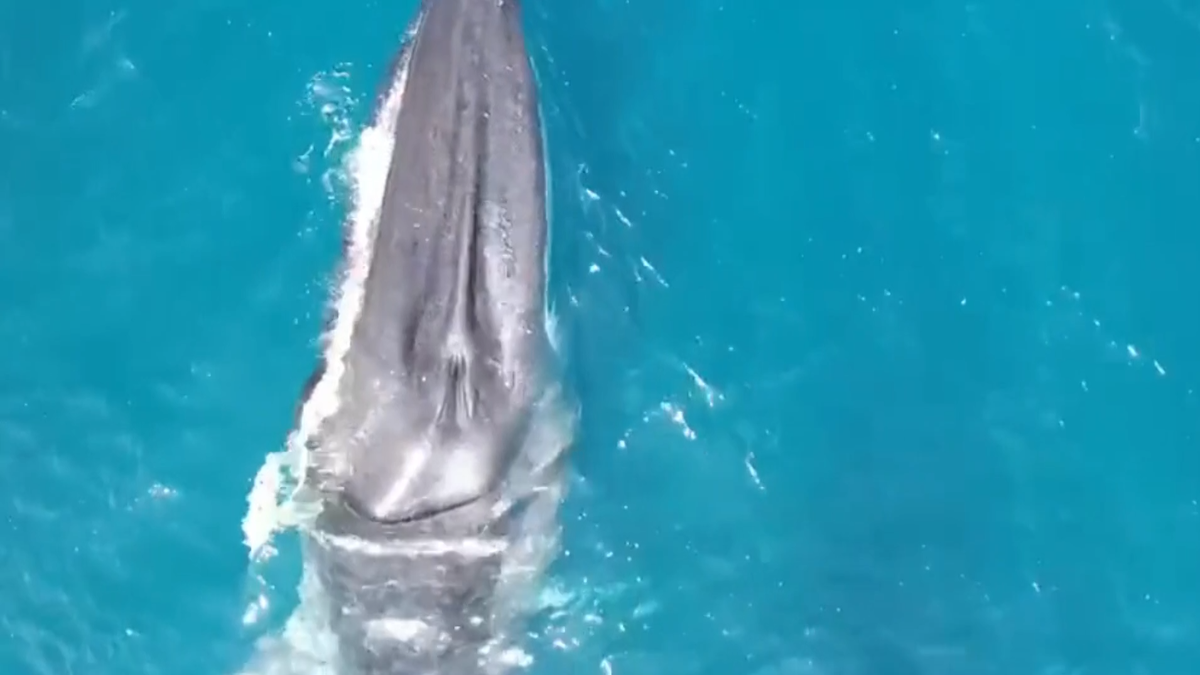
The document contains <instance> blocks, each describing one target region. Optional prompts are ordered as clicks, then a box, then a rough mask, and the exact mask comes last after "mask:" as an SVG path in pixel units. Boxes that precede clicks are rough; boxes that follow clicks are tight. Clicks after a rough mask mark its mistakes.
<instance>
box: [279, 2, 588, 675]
mask: <svg viewBox="0 0 1200 675" xmlns="http://www.w3.org/2000/svg"><path fill="white" fill-rule="evenodd" d="M387 101H393V102H394V103H395V105H385V103H386V102H387ZM375 116H376V117H377V118H379V119H377V122H378V123H379V126H381V127H383V128H388V129H390V130H391V138H392V153H391V159H390V163H389V165H388V168H387V176H386V180H384V182H383V188H382V194H381V197H380V200H379V204H378V209H377V212H376V213H375V216H374V218H372V219H371V220H370V227H369V228H368V229H367V230H366V231H365V232H348V233H347V235H346V237H345V238H344V246H343V260H344V261H348V262H346V265H347V267H349V266H351V264H352V263H354V264H356V265H357V267H356V268H355V269H357V270H358V272H357V276H355V274H354V273H353V271H347V272H346V273H345V274H344V275H343V276H344V279H345V280H344V281H343V285H344V286H345V287H344V288H342V289H341V291H340V295H339V298H340V299H339V301H338V302H337V303H335V304H334V306H333V309H332V311H331V314H330V316H329V317H328V319H327V326H326V335H325V349H324V350H323V352H322V354H321V356H320V358H319V359H318V360H317V364H316V366H315V368H314V370H313V372H312V374H311V376H310V377H308V379H307V381H306V382H305V384H304V385H303V390H302V392H301V395H300V397H299V404H298V407H297V410H298V411H297V417H298V418H299V419H300V420H302V421H303V422H302V423H303V424H304V425H305V426H306V428H309V429H310V431H311V432H310V433H308V434H307V436H306V438H305V439H304V440H303V443H304V447H305V449H306V455H307V460H306V466H305V467H304V470H303V485H302V487H301V490H302V491H303V493H304V494H305V495H307V497H306V499H308V501H309V502H310V503H312V504H314V508H315V510H316V512H317V513H316V515H315V517H314V520H313V523H312V525H311V527H309V528H307V530H306V532H305V533H304V535H303V541H302V546H303V555H304V561H305V565H306V566H309V565H311V566H312V568H313V569H314V570H315V576H316V578H317V580H318V581H319V584H320V586H321V589H322V591H323V595H324V602H326V603H327V605H328V613H327V615H328V617H329V619H328V622H329V628H330V629H331V631H332V633H333V635H334V636H335V638H336V640H335V641H336V644H337V655H336V665H337V672H339V673H345V674H347V675H401V674H403V675H421V674H424V673H438V674H439V675H469V674H475V673H500V672H505V671H507V670H508V669H510V668H511V667H513V665H514V663H519V662H520V660H521V657H520V651H519V649H518V648H517V647H516V646H514V645H516V639H517V636H519V634H520V628H519V627H520V625H521V620H522V619H523V618H524V617H526V616H527V614H528V612H529V611H530V609H529V602H528V600H529V598H530V595H531V591H532V589H534V588H535V587H536V584H537V583H538V580H539V579H540V577H541V575H542V573H543V571H544V570H545V568H546V566H547V565H548V564H550V562H551V561H552V560H553V559H554V556H555V551H556V546H557V541H558V531H559V529H560V525H559V523H558V516H557V514H558V507H559V504H560V503H561V501H562V499H563V495H564V491H565V481H564V474H565V463H566V457H567V455H568V454H569V453H568V450H569V447H570V445H571V443H570V438H571V432H570V429H571V423H570V420H571V419H573V417H572V410H573V409H572V408H571V406H570V405H569V401H570V397H569V395H568V394H567V391H566V388H565V386H564V385H563V378H562V377H561V374H560V369H559V368H560V367H559V360H558V359H557V358H556V350H555V347H554V344H553V341H552V339H551V331H550V329H549V328H548V321H547V319H548V314H549V311H550V310H549V309H548V304H549V303H548V300H547V299H548V297H549V294H548V288H547V277H548V274H549V271H548V270H549V266H548V259H549V217H548V208H547V203H548V194H547V193H548V189H547V186H548V169H547V165H546V158H545V148H544V146H545V136H544V129H543V126H542V114H541V110H540V106H539V101H538V92H537V82H536V77H535V72H534V69H533V64H532V62H531V60H530V58H529V54H528V52H527V47H526V43H525V38H524V34H523V29H522V18H521V6H520V2H519V0H423V1H422V3H421V5H420V7H419V9H418V10H417V12H416V15H415V18H414V19H413V20H412V22H411V23H410V24H409V26H408V29H407V32H406V35H405V37H404V39H402V40H401V46H400V49H399V50H398V52H397V55H396V57H395V58H394V59H393V61H392V65H391V67H390V69H389V70H388V73H387V75H386V76H385V78H384V82H383V84H382V86H381V88H380V94H379V96H378V100H377V101H376V105H375ZM351 259H354V261H351ZM355 261H356V262H355ZM318 400H320V401H324V402H325V403H323V404H321V405H318ZM329 401H333V403H329ZM318 408H320V410H318ZM300 423H301V422H298V424H300Z"/></svg>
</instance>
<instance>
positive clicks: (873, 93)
mask: <svg viewBox="0 0 1200 675" xmlns="http://www.w3.org/2000/svg"><path fill="white" fill-rule="evenodd" d="M415 6H416V3H415V1H414V0H399V1H397V2H366V1H363V0H347V1H345V2H338V3H332V2H312V1H310V0H298V1H295V2H282V1H279V0H268V1H265V2H235V1H233V0H181V1H180V2H158V1H153V0H90V1H88V2H83V1H81V0H49V1H47V2H44V3H34V2H19V1H18V0H0V350H2V353H3V358H0V674H3V675H142V674H145V675H151V674H160V673H161V674H169V675H225V674H227V673H231V672H236V671H237V670H238V669H239V668H241V667H242V666H243V665H244V664H245V663H246V662H247V659H248V658H249V657H250V655H251V654H252V652H253V650H254V648H255V644H256V641H258V640H260V639H261V638H263V636H264V635H267V634H269V633H270V632H271V631H277V630H278V629H279V626H280V625H282V623H283V621H284V620H285V619H286V617H287V614H288V612H289V611H290V607H291V606H294V604H295V597H296V594H297V591H296V584H297V579H298V572H297V570H298V568H299V561H298V560H295V559H292V560H291V561H290V562H289V561H288V560H283V561H282V562H281V565H282V567H279V568H277V569H276V570H275V571H274V573H273V576H272V577H271V579H270V580H269V584H268V585H269V588H267V589H266V590H267V592H268V593H269V594H270V595H271V598H272V604H271V605H270V608H269V609H268V610H267V611H266V614H267V616H265V617H264V618H261V619H260V620H258V621H256V622H247V621H246V620H245V617H246V616H247V609H248V607H249V606H250V605H251V604H252V603H253V602H254V601H255V597H256V594H257V593H259V592H260V591H261V590H262V589H261V588H259V587H257V586H256V583H255V578H254V577H255V575H254V574H252V573H251V572H250V564H249V563H248V558H247V549H246V546H245V545H244V543H243V533H242V522H243V518H244V517H245V514H246V510H247V495H248V494H249V493H250V489H251V484H252V482H253V480H254V477H255V474H256V472H258V470H259V467H260V466H261V465H262V464H263V462H264V458H265V457H266V456H267V455H268V453H272V452H275V451H277V450H279V449H280V448H281V446H282V445H283V443H284V441H285V438H286V436H287V433H288V431H289V429H290V428H291V426H292V421H293V420H292V415H293V413H294V409H295V405H296V400H297V395H298V393H299V390H300V386H301V383H302V382H303V380H304V379H305V377H306V376H307V375H308V374H309V372H310V368H311V367H312V365H313V362H314V357H315V354H316V350H317V342H316V340H317V336H318V334H319V331H320V329H321V322H322V314H323V308H324V306H325V304H326V302H327V298H328V295H329V289H330V284H331V282H332V281H333V279H334V277H333V274H334V269H335V264H336V261H337V255H338V252H339V251H338V241H339V237H340V228H341V227H342V222H343V220H344V218H345V215H346V212H347V209H348V205H349V199H350V193H351V190H352V183H353V180H352V176H350V175H349V171H348V169H347V161H346V158H347V156H348V155H349V154H350V153H351V151H352V150H353V148H354V147H355V145H356V143H357V142H358V139H359V136H360V132H361V130H362V128H363V126H364V125H365V124H366V122H367V120H368V118H369V116H370V114H371V106H372V101H373V99H374V98H375V94H376V91H377V89H378V87H379V85H380V78H381V76H382V75H383V73H384V72H385V70H386V67H387V64H388V63H389V61H390V60H391V58H392V55H393V54H394V52H395V50H396V48H397V46H398V41H399V39H400V37H401V35H402V33H403V31H404V29H405V27H406V25H407V23H408V21H409V19H410V18H411V17H412V15H413V13H414V11H415ZM525 18H526V24H527V30H528V39H529V43H530V49H531V52H532V54H533V58H534V60H535V63H536V65H537V68H538V70H539V71H540V73H541V76H542V79H543V80H544V81H543V88H542V98H543V104H544V106H545V111H546V125H547V130H548V136H549V143H550V147H549V153H550V166H551V171H552V179H553V190H552V200H553V212H554V228H555V229H554V232H555V238H554V252H553V255H554V259H553V268H554V278H555V280H554V291H553V292H554V294H555V296H556V297H557V298H558V299H559V303H558V305H559V322H560V326H561V328H562V331H563V338H564V343H563V350H564V354H565V356H566V357H567V363H568V375H569V381H570V383H571V385H572V386H573V387H574V388H575V389H576V390H577V392H578V397H579V399H580V401H581V404H582V413H583V414H582V418H581V427H580V432H579V436H578V445H577V449H576V454H575V455H574V472H573V473H574V476H573V478H572V482H571V494H570V497H569V499H568V501H567V502H566V504H565V505H564V512H563V523H564V551H563V554H562V556H561V557H560V559H559V561H558V562H557V564H556V565H555V566H554V568H553V569H552V570H551V573H550V574H549V576H548V577H547V579H546V591H545V593H546V594H547V596H549V597H550V598H551V601H548V602H547V608H546V609H545V610H544V611H543V612H542V613H541V614H539V616H537V617H536V618H535V621H534V623H533V624H532V626H531V629H530V638H529V640H528V644H527V645H526V649H527V651H528V652H529V654H530V655H532V657H533V663H532V665H531V666H530V672H532V673H537V674H546V675H575V674H577V673H598V674H599V675H613V674H616V675H643V674H646V675H650V674H654V675H660V674H664V675H693V674H694V675H826V674H828V675H924V674H929V675H990V674H995V675H1009V674H1011V675H1031V674H1038V675H1109V674H1112V675H1118V674H1119V675H1194V674H1195V673H1196V672H1197V668H1200V501H1198V500H1200V395H1198V393H1197V388H1200V264H1198V263H1200V3H1197V1H1196V0H1055V1H1052V2H1034V1H1033V0H1018V1H1016V2H1013V1H1007V2H1006V1H1002V0H978V1H974V2H967V3H964V2H963V0H907V1H899V2H886V1H884V0H846V1H844V2H836V3H831V2H795V1H794V0H761V1H757V2H731V1H728V0H689V1H688V2H682V1H680V0H525ZM281 556H282V554H281ZM283 557H284V558H286V556H283ZM289 565H290V566H291V567H290V568H289ZM289 570H290V571H289Z"/></svg>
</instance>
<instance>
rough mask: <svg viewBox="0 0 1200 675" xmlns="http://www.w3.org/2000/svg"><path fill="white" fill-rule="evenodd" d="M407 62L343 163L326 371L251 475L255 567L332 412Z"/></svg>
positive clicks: (283, 520) (289, 507)
mask: <svg viewBox="0 0 1200 675" xmlns="http://www.w3.org/2000/svg"><path fill="white" fill-rule="evenodd" d="M419 22H420V17H418V19H417V22H414V24H413V27H412V29H410V31H409V34H408V35H407V36H406V39H407V40H411V39H412V35H413V33H414V32H415V30H416V27H417V26H418V25H419ZM408 58H409V57H408V54H407V53H406V54H405V55H404V57H403V60H402V61H401V62H400V63H399V64H398V67H397V73H396V78H395V80H394V81H393V83H392V86H391V88H390V90H389V91H388V93H387V96H386V97H385V98H384V101H383V104H382V105H381V106H380V107H379V111H378V114H377V116H376V118H375V119H374V120H372V124H371V125H370V126H368V127H367V128H366V129H364V130H363V132H362V135H361V136H360V138H359V142H358V145H357V146H356V147H355V148H354V149H353V150H352V151H351V152H350V153H348V155H347V157H346V160H345V172H346V175H347V176H348V177H349V181H350V183H351V201H352V208H351V213H350V216H349V219H348V223H347V225H348V228H349V237H348V245H347V250H346V256H345V260H344V262H343V269H342V272H341V275H340V276H341V278H340V283H338V285H337V289H336V291H335V293H334V294H333V321H331V325H330V328H329V330H328V331H327V332H326V333H325V334H324V335H323V336H322V340H321V344H322V356H323V358H324V361H325V372H324V373H323V374H322V376H321V378H320V379H318V380H317V382H316V383H315V385H314V386H313V389H312V392H311V394H310V395H309V397H308V399H307V400H306V401H305V402H304V405H303V406H302V408H301V410H300V415H299V423H298V424H297V425H296V428H295V429H294V430H293V431H292V433H291V434H290V435H289V436H288V439H287V445H286V448H285V449H284V451H282V452H275V453H271V454H269V455H268V456H267V457H266V460H265V461H264V462H263V465H262V467H261V468H260V469H259V471H258V474H257V476H255V480H254V487H253V489H252V490H251V492H250V495H249V496H248V499H247V500H248V502H249V509H248V511H247V513H246V516H245V518H244V519H243V521H242V531H243V533H244V535H245V543H246V546H247V547H248V548H249V549H250V557H251V559H252V560H254V561H261V560H264V559H266V558H269V557H270V556H271V554H272V553H273V552H274V549H273V547H272V545H271V540H272V537H273V536H274V535H275V533H277V532H278V531H280V530H282V529H283V528H285V527H288V526H292V525H295V524H296V523H297V522H298V521H299V520H301V519H302V518H301V513H299V512H298V510H297V509H296V508H295V506H296V505H294V504H293V503H292V497H293V496H294V495H295V491H296V490H297V488H298V487H299V486H300V484H301V482H302V480H303V477H304V474H305V470H306V468H307V466H308V462H309V457H308V450H307V446H308V443H309V441H310V440H311V439H312V438H313V436H314V435H315V434H316V433H317V430H318V428H319V427H320V425H321V423H322V422H323V421H324V420H325V419H327V418H328V417H329V416H330V415H332V414H333V413H335V412H336V411H337V409H338V405H339V400H338V391H337V390H338V383H339V382H340V381H341V378H342V374H343V373H344V372H345V358H346V354H347V352H348V351H349V349H350V339H351V337H352V335H353V332H354V325H355V323H356V322H357V320H358V315H359V313H360V312H361V311H362V302H363V292H364V287H365V282H366V278H367V272H368V270H369V269H370V264H371V246H372V244H373V242H374V239H375V232H376V229H377V227H378V222H379V209H380V206H381V205H382V203H383V192H384V186H385V184H386V182H387V173H388V166H389V165H390V164H391V160H392V153H393V150H394V148H393V144H394V133H393V132H394V128H395V121H396V117H397V115H398V113H399V111H400V105H401V102H402V101H403V99H404V91H405V86H406V84H407V80H408Z"/></svg>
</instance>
